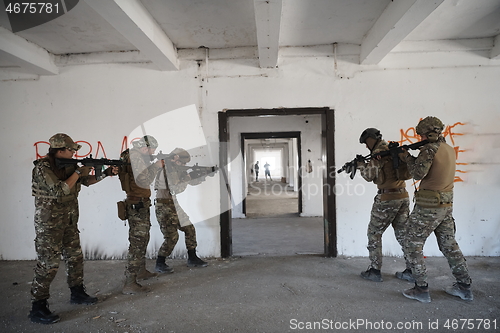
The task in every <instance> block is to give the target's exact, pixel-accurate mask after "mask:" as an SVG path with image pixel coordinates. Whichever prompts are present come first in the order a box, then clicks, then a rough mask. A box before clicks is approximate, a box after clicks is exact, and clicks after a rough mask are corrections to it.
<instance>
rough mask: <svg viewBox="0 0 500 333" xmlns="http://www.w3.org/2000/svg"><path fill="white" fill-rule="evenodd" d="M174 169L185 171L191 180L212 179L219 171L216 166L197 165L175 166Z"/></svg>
mask: <svg viewBox="0 0 500 333" xmlns="http://www.w3.org/2000/svg"><path fill="white" fill-rule="evenodd" d="M175 168H178V169H180V170H183V171H186V172H187V173H188V175H189V176H190V177H191V179H196V178H205V177H206V176H210V177H213V176H215V173H216V172H217V171H219V168H218V167H217V166H199V165H198V163H196V164H195V165H176V166H175ZM189 170H191V171H189Z"/></svg>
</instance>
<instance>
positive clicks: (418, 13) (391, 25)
mask: <svg viewBox="0 0 500 333" xmlns="http://www.w3.org/2000/svg"><path fill="white" fill-rule="evenodd" d="M443 1H444V0H398V1H391V2H389V5H387V7H386V9H385V10H384V12H383V13H382V15H380V17H379V18H378V20H377V21H376V22H375V24H374V25H373V27H372V28H371V29H370V31H369V32H368V34H367V35H366V36H365V38H364V39H363V42H362V43H361V55H360V64H363V65H374V64H378V63H379V62H380V61H381V60H382V59H383V58H384V57H385V56H386V55H387V54H388V53H389V52H391V50H392V49H393V48H394V47H395V46H396V45H398V44H399V43H400V42H401V41H402V40H403V39H405V38H406V36H408V34H409V33H410V32H412V31H413V29H415V28H416V27H417V26H418V25H419V24H420V23H422V21H424V19H425V18H426V17H427V16H429V15H430V14H431V13H432V12H433V11H434V10H435V9H436V8H437V7H439V5H440V4H441V3H442V2H443Z"/></svg>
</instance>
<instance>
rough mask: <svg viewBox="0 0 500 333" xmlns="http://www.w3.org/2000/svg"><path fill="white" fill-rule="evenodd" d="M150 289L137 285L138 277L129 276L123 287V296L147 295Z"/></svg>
mask: <svg viewBox="0 0 500 333" xmlns="http://www.w3.org/2000/svg"><path fill="white" fill-rule="evenodd" d="M149 291H150V289H149V288H148V287H144V286H141V285H140V284H138V283H137V279H136V275H128V276H127V277H126V278H125V284H124V286H123V290H122V294H125V295H133V294H139V293H147V292H149Z"/></svg>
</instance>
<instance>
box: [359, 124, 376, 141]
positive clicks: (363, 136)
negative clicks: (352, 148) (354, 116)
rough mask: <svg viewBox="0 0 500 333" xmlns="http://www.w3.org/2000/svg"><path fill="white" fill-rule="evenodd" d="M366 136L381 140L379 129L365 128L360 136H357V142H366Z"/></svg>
mask: <svg viewBox="0 0 500 333" xmlns="http://www.w3.org/2000/svg"><path fill="white" fill-rule="evenodd" d="M368 138H373V139H375V140H381V139H382V134H380V131H379V130H378V129H376V128H372V127H370V128H367V129H365V130H364V131H363V133H361V136H360V137H359V143H366V139H368Z"/></svg>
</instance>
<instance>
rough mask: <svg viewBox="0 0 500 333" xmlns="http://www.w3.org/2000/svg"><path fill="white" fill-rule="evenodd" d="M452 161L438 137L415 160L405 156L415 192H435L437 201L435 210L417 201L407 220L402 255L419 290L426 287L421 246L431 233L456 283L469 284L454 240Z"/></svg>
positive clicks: (453, 172)
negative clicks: (417, 182)
mask: <svg viewBox="0 0 500 333" xmlns="http://www.w3.org/2000/svg"><path fill="white" fill-rule="evenodd" d="M446 158H447V159H448V160H447V159H446ZM455 159H456V156H455V151H454V149H453V148H452V147H450V146H449V145H448V144H446V142H445V140H444V138H443V137H442V136H440V137H439V138H438V140H437V141H436V142H432V143H428V144H426V145H425V146H423V147H422V149H421V151H420V153H419V154H418V156H417V157H416V158H415V157H413V156H411V155H407V156H406V161H407V163H408V169H409V171H410V173H411V174H412V175H413V177H414V178H415V179H417V180H420V179H422V182H421V184H420V189H419V190H432V191H436V192H438V193H439V194H440V198H441V201H440V203H439V207H436V208H429V207H422V206H421V205H419V204H418V202H417V203H416V205H415V208H414V209H413V211H412V212H411V214H410V217H409V221H408V226H409V232H408V239H409V240H408V242H407V244H406V252H407V254H408V257H409V259H410V262H411V264H412V274H413V276H414V277H415V279H416V285H417V286H419V287H426V286H427V270H426V267H425V262H424V256H423V247H424V244H425V241H426V240H427V237H429V236H430V234H431V233H433V232H434V234H435V235H436V239H437V242H438V246H439V249H440V250H441V252H442V253H443V254H444V256H445V257H446V259H447V260H448V264H449V266H450V268H451V271H452V273H453V275H454V276H455V278H456V280H457V281H458V282H460V283H463V284H470V283H471V281H472V280H471V278H470V276H469V273H468V269H467V264H466V262H465V258H464V256H463V254H462V252H461V251H460V247H459V246H458V243H457V242H456V240H455V230H456V229H455V220H454V219H453V207H452V203H453V181H454V174H455ZM436 161H438V162H436ZM443 173H444V174H443Z"/></svg>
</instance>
